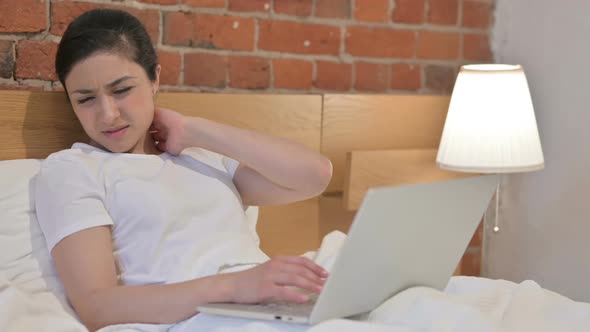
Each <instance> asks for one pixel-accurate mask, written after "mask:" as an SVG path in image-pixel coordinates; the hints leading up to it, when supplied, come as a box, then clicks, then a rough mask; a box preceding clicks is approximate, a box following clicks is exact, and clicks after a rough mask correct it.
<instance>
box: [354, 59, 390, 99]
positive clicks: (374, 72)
mask: <svg viewBox="0 0 590 332" xmlns="http://www.w3.org/2000/svg"><path fill="white" fill-rule="evenodd" d="M354 69H355V73H356V79H355V82H354V88H355V89H357V90H360V91H374V92H384V91H386V90H387V89H388V88H389V81H390V74H391V69H390V67H389V65H387V64H378V63H367V62H357V63H355V64H354Z"/></svg>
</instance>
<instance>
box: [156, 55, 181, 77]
mask: <svg viewBox="0 0 590 332" xmlns="http://www.w3.org/2000/svg"><path fill="white" fill-rule="evenodd" d="M158 60H159V61H160V66H162V71H161V72H160V84H166V85H177V84H178V79H179V77H180V53H178V52H167V51H159V52H158Z"/></svg>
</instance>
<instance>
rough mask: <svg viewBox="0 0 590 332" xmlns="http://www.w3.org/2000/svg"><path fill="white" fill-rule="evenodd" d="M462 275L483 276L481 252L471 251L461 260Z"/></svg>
mask: <svg viewBox="0 0 590 332" xmlns="http://www.w3.org/2000/svg"><path fill="white" fill-rule="evenodd" d="M461 275H464V276H474V277H478V276H480V275H481V250H472V249H469V250H467V252H465V254H464V255H463V259H462V260H461Z"/></svg>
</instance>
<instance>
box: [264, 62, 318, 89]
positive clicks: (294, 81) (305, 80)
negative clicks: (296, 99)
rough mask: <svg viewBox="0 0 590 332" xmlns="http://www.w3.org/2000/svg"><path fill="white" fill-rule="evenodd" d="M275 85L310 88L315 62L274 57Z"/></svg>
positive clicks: (276, 86)
mask: <svg viewBox="0 0 590 332" xmlns="http://www.w3.org/2000/svg"><path fill="white" fill-rule="evenodd" d="M272 67H273V73H274V87H275V88H283V89H299V90H309V89H311V87H312V81H313V64H312V63H311V62H309V61H305V60H294V59H273V60H272Z"/></svg>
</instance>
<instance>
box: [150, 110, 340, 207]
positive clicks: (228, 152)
mask: <svg viewBox="0 0 590 332" xmlns="http://www.w3.org/2000/svg"><path fill="white" fill-rule="evenodd" d="M154 127H155V129H156V130H158V133H157V134H156V135H155V136H154V137H155V139H156V140H157V141H159V142H160V143H159V147H160V149H162V150H164V151H168V152H170V153H173V154H178V153H180V152H181V151H182V150H183V149H184V148H187V147H191V146H198V147H202V148H204V149H207V150H210V151H214V152H217V153H220V154H222V155H225V156H228V157H230V158H233V159H236V160H238V161H239V162H240V167H239V168H238V170H237V171H236V174H235V176H234V183H235V184H236V187H237V188H238V190H239V191H240V194H241V196H242V200H243V202H244V204H246V205H267V204H284V203H289V202H294V201H299V200H303V199H307V198H311V197H313V196H316V195H318V194H320V193H322V192H323V191H324V190H325V188H326V187H327V185H328V183H329V182H330V179H331V177H332V164H331V162H330V160H329V159H328V158H326V157H324V156H322V155H321V154H320V153H318V152H316V151H313V150H311V149H308V148H306V147H304V146H303V145H301V144H298V143H295V142H291V141H289V140H286V139H283V138H278V137H270V136H267V135H263V134H260V133H258V132H255V131H251V130H246V129H241V128H236V127H232V126H228V125H225V124H221V123H216V122H213V121H210V120H207V119H204V118H197V117H184V116H182V115H181V114H179V113H176V112H173V111H170V110H167V109H159V110H157V111H156V115H155V119H154Z"/></svg>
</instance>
